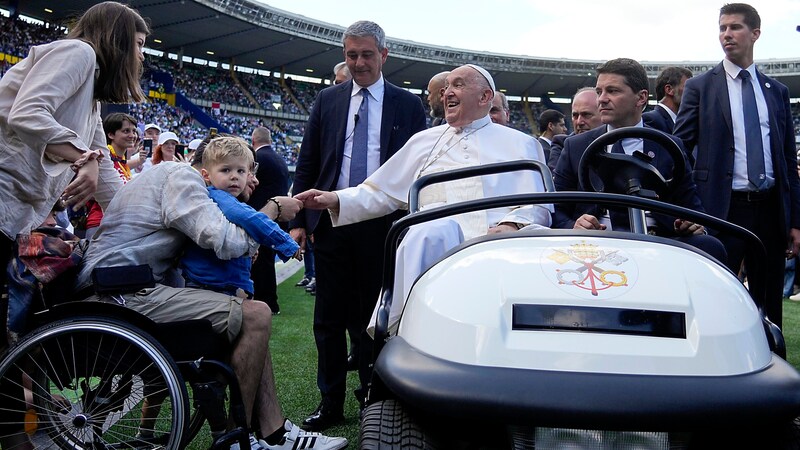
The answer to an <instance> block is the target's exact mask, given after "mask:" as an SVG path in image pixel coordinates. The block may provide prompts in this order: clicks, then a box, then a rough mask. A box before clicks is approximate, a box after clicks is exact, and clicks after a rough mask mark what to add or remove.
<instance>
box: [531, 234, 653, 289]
mask: <svg viewBox="0 0 800 450" xmlns="http://www.w3.org/2000/svg"><path fill="white" fill-rule="evenodd" d="M542 259H543V260H542V263H543V264H542V267H543V269H544V271H545V275H547V277H548V278H549V279H550V280H551V281H553V282H554V283H555V284H557V285H558V286H559V287H561V288H562V289H564V290H565V291H567V292H569V293H571V294H574V295H577V296H579V297H585V298H595V299H597V298H611V297H616V296H617V295H620V294H622V293H623V292H624V291H627V290H628V288H630V287H631V286H632V285H633V282H634V281H635V280H636V276H637V275H638V270H637V267H636V264H635V262H634V261H633V260H632V259H631V258H630V256H628V255H627V254H626V253H625V252H624V251H622V250H620V249H615V248H608V247H601V246H598V245H595V244H589V243H586V242H585V241H581V242H579V243H576V244H572V245H570V246H568V247H562V248H553V249H551V250H550V251H548V252H545V253H544V255H543V258H542ZM553 263H555V264H556V266H555V267H553Z"/></svg>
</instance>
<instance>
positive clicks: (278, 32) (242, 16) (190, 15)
mask: <svg viewBox="0 0 800 450" xmlns="http://www.w3.org/2000/svg"><path fill="white" fill-rule="evenodd" d="M99 2H100V1H99V0H0V7H4V8H11V5H12V4H14V5H15V6H16V7H17V9H18V11H19V12H20V13H21V14H24V15H26V16H30V17H34V18H37V19H41V20H44V21H46V22H52V23H64V22H65V21H66V20H68V19H69V18H73V17H76V16H78V15H80V14H81V13H82V12H83V11H85V10H86V9H88V8H89V7H90V6H92V5H94V4H96V3H99ZM128 3H129V4H130V5H131V6H132V7H134V8H136V9H137V10H139V12H140V13H141V14H142V15H143V16H145V17H148V18H149V19H150V21H151V25H152V29H153V34H152V35H151V36H150V38H149V40H148V44H147V45H148V47H150V48H152V49H154V50H159V51H164V52H168V53H175V54H179V55H183V56H190V57H195V58H201V59H204V60H209V61H216V62H219V63H229V64H231V63H232V64H236V65H239V66H245V67H252V68H257V69H262V70H268V71H272V72H283V73H286V74H296V75H305V76H310V77H317V78H330V75H331V71H332V68H333V66H334V65H335V64H336V63H338V62H340V61H342V60H343V56H342V48H341V38H342V33H343V31H344V28H343V27H341V26H337V25H332V24H329V23H326V22H322V21H319V20H316V19H312V18H308V17H304V16H301V15H298V14H294V13H290V12H286V11H283V10H280V9H277V8H272V7H270V6H267V5H263V4H260V3H255V2H253V1H250V0H129V1H128ZM301 5H302V2H300V3H298V7H300V6H301ZM387 45H388V46H389V59H388V61H387V63H386V64H385V65H384V69H383V72H384V76H385V77H386V78H387V79H388V80H389V81H391V82H392V83H394V84H396V85H398V86H401V87H408V88H416V89H421V90H424V89H425V88H426V86H427V84H428V81H429V79H430V77H431V76H432V75H434V74H436V73H438V72H441V71H443V70H450V69H452V68H453V67H456V66H458V65H461V64H464V63H468V62H469V63H475V64H479V65H481V66H483V67H485V68H486V69H487V70H489V71H490V72H491V73H492V75H493V76H494V78H495V82H496V84H497V87H498V89H501V90H505V91H506V92H507V93H508V94H509V95H519V96H524V95H527V96H533V97H542V96H550V97H571V96H572V94H573V93H574V92H575V90H576V89H577V88H579V87H582V86H590V85H593V84H594V80H595V73H594V68H595V67H596V66H597V64H598V63H600V61H587V60H569V59H555V58H533V57H526V56H517V55H507V54H501V53H484V52H476V51H472V50H463V49H456V48H451V47H442V46H436V45H432V44H424V43H418V42H413V41H408V40H400V39H393V38H391V37H388V38H387ZM718 62H719V61H706V62H687V61H680V62H645V61H642V64H643V65H644V66H645V68H646V69H647V70H648V75H649V76H650V77H651V85H652V84H654V79H655V77H656V75H657V74H658V73H659V72H660V71H661V69H663V68H664V67H666V66H670V65H680V66H684V67H688V68H689V69H691V70H692V71H693V72H695V74H697V73H700V72H704V71H706V70H708V69H710V68H712V67H714V66H715V65H716V64H717V63H718ZM757 63H758V64H759V68H760V69H761V70H763V71H764V72H766V73H768V74H770V75H771V76H774V77H777V78H778V79H779V80H780V81H782V82H783V83H784V84H786V85H787V86H789V90H790V94H791V95H792V96H793V97H798V96H800V59H785V60H783V59H782V60H766V61H757Z"/></svg>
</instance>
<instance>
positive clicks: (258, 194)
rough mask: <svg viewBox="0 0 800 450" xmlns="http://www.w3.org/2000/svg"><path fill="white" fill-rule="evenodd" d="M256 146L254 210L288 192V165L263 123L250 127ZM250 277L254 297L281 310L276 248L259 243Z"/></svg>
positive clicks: (270, 306) (277, 310) (274, 310)
mask: <svg viewBox="0 0 800 450" xmlns="http://www.w3.org/2000/svg"><path fill="white" fill-rule="evenodd" d="M251 140H252V142H253V148H254V149H256V164H258V170H257V171H256V178H257V179H258V186H256V188H255V189H254V190H253V194H252V195H251V196H250V200H248V201H247V204H248V205H250V206H252V207H253V208H254V209H255V210H256V211H257V210H259V209H261V208H263V207H264V206H265V205H266V204H267V202H268V201H269V199H271V198H273V197H276V196H281V195H286V194H287V193H288V192H289V168H288V166H287V165H286V161H285V160H284V159H283V158H281V157H280V156H279V155H278V154H277V153H275V151H274V150H272V134H271V133H270V131H269V130H268V129H266V128H264V127H258V128H256V129H255V130H253V135H252V137H251ZM250 277H251V278H252V279H253V290H254V292H253V298H255V299H257V300H261V301H263V302H266V304H267V305H269V308H270V309H271V310H272V314H273V315H276V314H280V312H281V308H280V305H278V286H277V282H276V279H275V251H274V250H272V249H271V248H269V247H266V246H262V247H261V248H259V250H258V258H256V260H255V262H254V263H253V267H252V268H251V269H250Z"/></svg>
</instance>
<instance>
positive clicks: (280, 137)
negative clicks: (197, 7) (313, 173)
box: [0, 16, 800, 165]
mask: <svg viewBox="0 0 800 450" xmlns="http://www.w3.org/2000/svg"><path fill="white" fill-rule="evenodd" d="M63 34H64V30H63V29H61V28H57V27H49V28H48V27H45V26H42V25H39V24H35V23H29V22H26V21H23V20H16V21H12V20H10V19H8V18H6V17H2V16H0V76H2V75H3V74H4V73H5V72H6V71H7V70H8V68H9V67H11V65H12V64H14V63H16V61H17V60H18V59H19V58H21V57H24V56H25V55H27V53H28V49H29V48H30V47H31V46H32V45H37V44H40V43H45V42H50V41H52V40H55V39H58V38H60V37H61V36H62V35H63ZM159 72H163V73H166V74H168V75H169V77H171V79H172V80H173V84H174V88H175V91H176V92H180V93H181V94H183V95H184V96H185V97H187V98H188V99H189V100H191V101H193V102H195V103H197V104H198V105H202V108H201V109H202V110H203V111H204V112H205V113H206V114H208V115H209V116H210V117H211V118H213V119H214V120H216V121H218V122H219V124H220V125H221V126H222V127H224V128H225V129H227V130H229V131H230V132H231V133H233V134H236V135H238V136H241V137H244V138H246V139H249V134H250V133H251V132H252V129H253V128H254V127H256V126H260V125H263V126H266V127H268V128H270V129H271V130H272V132H273V139H274V144H275V148H276V150H277V151H278V152H279V153H280V154H282V155H283V156H284V157H285V158H286V161H287V163H289V164H290V165H293V164H294V163H295V162H296V159H297V151H298V150H299V144H300V142H301V141H302V136H303V125H304V123H303V120H302V119H304V118H305V116H307V114H308V112H309V111H310V110H311V108H312V107H313V103H314V99H315V98H316V95H317V93H318V92H319V91H320V89H321V88H322V87H324V86H320V85H317V84H313V83H308V82H304V81H298V80H294V79H293V78H291V77H287V78H286V79H285V80H280V79H278V78H276V77H271V76H264V75H260V74H257V73H248V72H243V71H235V72H233V71H230V70H226V69H223V68H222V67H211V66H208V65H199V64H195V63H192V62H183V63H179V62H178V61H176V60H173V59H168V58H166V57H162V58H159V57H155V56H152V55H148V57H147V62H146V70H145V74H144V76H143V79H142V86H143V88H144V89H145V91H148V92H154V93H158V94H160V93H164V92H165V91H166V90H168V89H167V88H166V87H165V85H164V83H163V82H161V81H158V78H159V77H158V76H156V74H157V73H159ZM157 96H158V95H156V97H157ZM420 98H421V99H422V101H423V104H424V105H425V107H426V108H427V102H426V101H425V99H424V95H420ZM203 103H205V104H214V105H219V107H218V108H212V107H208V106H205V105H203ZM509 106H510V112H511V120H510V123H509V125H510V126H511V127H513V128H516V129H518V130H520V131H522V132H525V133H528V134H535V129H536V127H535V126H531V124H532V123H535V118H536V117H538V116H539V114H540V113H541V112H542V111H543V110H544V109H546V107H545V106H544V105H542V104H540V103H529V102H523V101H511V102H510V103H509ZM234 109H238V110H243V109H245V110H248V111H252V112H253V114H242V113H239V112H236V111H234ZM259 111H263V113H262V114H259ZM130 112H131V113H132V114H133V115H134V117H136V118H137V119H139V121H140V125H141V124H144V123H158V124H159V125H160V126H162V128H164V129H169V130H170V131H173V132H175V133H176V134H177V135H178V136H179V137H180V138H181V140H182V141H183V142H189V141H190V140H191V139H194V138H196V137H202V136H204V135H205V134H206V133H207V129H206V127H204V126H202V125H200V124H199V123H198V121H196V120H195V119H194V118H193V117H192V115H191V114H190V113H189V112H187V111H186V110H183V109H181V108H177V107H175V106H171V105H170V104H168V103H167V102H165V101H162V100H157V99H152V101H150V102H148V103H144V104H139V105H131V106H130ZM270 112H283V113H289V114H294V115H296V116H294V117H297V118H298V120H297V121H290V120H279V119H275V118H273V117H270V116H268V115H266V114H268V113H270ZM792 114H793V116H794V123H795V134H797V135H800V103H795V104H793V105H792Z"/></svg>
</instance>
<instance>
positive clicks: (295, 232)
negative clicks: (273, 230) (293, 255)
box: [289, 228, 306, 250]
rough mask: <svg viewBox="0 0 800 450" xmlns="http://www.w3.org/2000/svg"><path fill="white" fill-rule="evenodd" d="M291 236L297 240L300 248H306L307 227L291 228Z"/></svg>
mask: <svg viewBox="0 0 800 450" xmlns="http://www.w3.org/2000/svg"><path fill="white" fill-rule="evenodd" d="M289 236H291V237H292V239H294V241H295V242H297V245H299V246H300V250H305V248H306V229H305V228H292V229H291V230H289Z"/></svg>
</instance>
